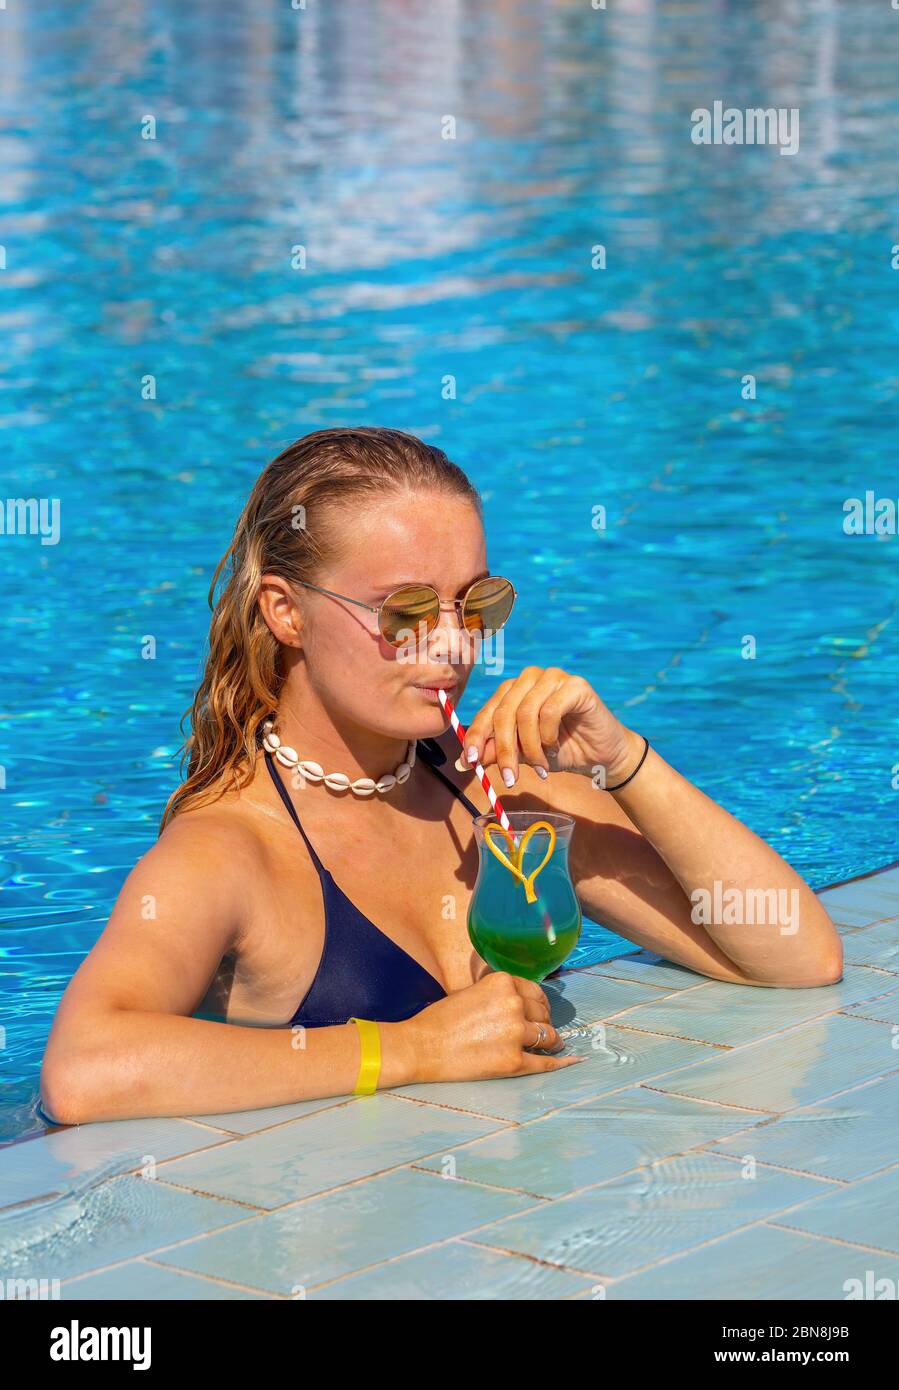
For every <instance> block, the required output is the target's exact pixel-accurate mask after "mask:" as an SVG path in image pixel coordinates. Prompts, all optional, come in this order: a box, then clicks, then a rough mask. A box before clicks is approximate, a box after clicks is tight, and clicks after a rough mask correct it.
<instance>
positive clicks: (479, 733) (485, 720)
mask: <svg viewBox="0 0 899 1390" xmlns="http://www.w3.org/2000/svg"><path fill="white" fill-rule="evenodd" d="M514 684H515V681H514V680H513V679H511V678H510V679H509V680H505V681H503V682H502V684H501V685H498V686H497V688H496V690H495V691H494V693H493V694H492V695H491V696H490V699H489V700H488V701H487V702H486V704H484V705H482V706H481V708H480V709H479V710H478V712H477V714H476V715H475V717H474V719H472V721H471V723H470V724H469V726H468V728H467V730H466V732H465V748H464V750H463V757H464V758H465V762H466V764H467V765H468V766H469V767H474V765H475V763H476V762H481V763H483V761H484V759H483V757H482V756H481V749H482V748H483V747H484V744H485V743H486V741H487V739H488V737H489V736H490V734H491V733H492V731H493V711H494V710H495V709H496V707H497V705H498V704H499V703H500V701H501V700H502V699H503V698H504V697H505V695H506V692H507V691H508V690H510V689H511V688H512V686H513V685H514ZM472 749H474V751H475V754H476V756H475V757H474V758H469V753H470V752H471V750H472Z"/></svg>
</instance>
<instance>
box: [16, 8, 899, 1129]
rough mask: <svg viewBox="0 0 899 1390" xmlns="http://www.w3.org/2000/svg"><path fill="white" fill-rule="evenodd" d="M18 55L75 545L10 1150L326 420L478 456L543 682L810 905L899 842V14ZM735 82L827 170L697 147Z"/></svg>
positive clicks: (246, 26) (115, 43) (498, 19)
mask: <svg viewBox="0 0 899 1390" xmlns="http://www.w3.org/2000/svg"><path fill="white" fill-rule="evenodd" d="M0 30H2V34H0V54H2V56H0V172H2V186H3V188H4V189H5V191H6V208H5V215H4V217H3V219H2V235H0V240H2V243H3V245H4V246H5V248H6V268H5V270H3V271H2V272H0V338H2V342H3V346H4V354H3V355H4V359H5V370H4V373H3V376H2V392H0V412H2V414H0V427H2V431H3V434H2V445H3V448H2V453H0V460H2V461H0V477H2V482H3V486H2V488H0V492H2V496H3V497H4V498H5V497H7V496H11V495H12V496H26V497H27V496H35V497H45V498H59V499H60V504H61V536H60V539H59V543H58V544H56V545H46V546H44V545H41V544H40V542H39V540H38V539H37V538H36V537H34V536H29V535H17V536H8V535H7V536H4V537H0V586H2V593H3V595H4V602H3V604H2V606H0V644H2V652H3V658H4V660H3V683H2V693H0V764H2V767H3V769H4V774H5V789H4V790H3V791H2V793H0V807H2V812H3V818H2V841H0V854H2V862H0V881H2V884H3V893H2V903H0V907H2V913H3V920H4V930H3V938H2V978H0V989H2V997H0V1006H2V1024H3V1027H4V1028H5V1048H4V1049H3V1051H2V1053H0V1056H2V1061H3V1065H4V1070H5V1077H6V1082H7V1089H6V1103H5V1106H4V1110H3V1118H2V1125H0V1137H6V1138H8V1137H12V1136H15V1135H17V1134H21V1133H23V1132H26V1131H28V1130H30V1129H34V1128H38V1127H39V1122H38V1121H37V1120H36V1119H35V1117H34V1113H33V1102H34V1100H35V1097H36V1094H37V1073H38V1068H39V1064H40V1058H41V1055H42V1052H43V1046H44V1042H45V1039H46V1034H47V1031H48V1029H49V1026H50V1023H51V1021H52V1017H53V1013H54V1010H55V1008H56V1005H57V1002H58V1000H59V997H60V994H61V992H62V990H63V988H64V986H65V984H66V982H67V981H68V979H69V978H70V976H71V974H72V972H73V971H74V969H75V968H76V966H77V965H78V963H79V961H81V960H82V959H83V957H84V955H85V953H86V952H87V951H88V950H89V948H90V946H91V945H92V943H93V942H94V941H95V940H96V937H97V935H98V934H99V932H100V931H101V929H102V927H103V924H104V922H105V920H106V918H107V916H108V913H109V911H110V908H111V905H112V903H113V901H114V899H115V896H116V893H117V891H118V889H119V887H120V885H121V883H122V881H123V879H124V877H125V875H126V874H127V872H128V871H129V869H130V868H131V867H132V865H133V864H134V862H135V860H136V859H137V858H138V857H139V856H140V855H141V854H142V853H143V852H144V851H145V850H146V849H147V848H148V847H149V845H150V844H151V843H152V841H153V839H154V836H155V832H156V826H157V822H158V818H159V815H160V812H161V809H162V807H163V805H164V803H165V800H166V798H167V796H168V794H169V792H170V790H171V788H172V786H173V783H174V781H175V780H176V777H177V769H176V764H175V761H174V755H175V751H176V748H177V745H178V741H179V736H178V729H177V724H178V720H179V718H180V716H181V714H182V712H183V711H184V709H185V708H186V706H187V705H188V703H189V701H190V699H191V697H192V694H193V691H194V687H195V684H196V681H197V679H198V671H199V666H200V658H201V649H202V644H203V641H204V637H205V633H206V628H207V621H208V610H207V608H206V593H207V589H208V584H209V579H210V576H211V572H212V569H213V567H214V564H215V562H216V560H217V559H218V557H219V555H220V554H221V552H222V551H223V550H224V548H225V546H226V544H227V542H228V539H229V535H230V530H231V527H232V525H233V522H234V519H235V517H236V515H237V513H238V511H239V509H240V507H241V505H242V502H243V500H244V498H245V496H246V494H247V491H248V489H249V487H250V485H251V483H252V481H253V479H254V478H255V477H256V475H257V474H258V472H259V471H260V470H261V468H262V467H263V465H264V464H265V463H266V462H267V461H268V460H269V459H270V458H271V457H273V455H274V454H275V453H277V452H278V451H279V450H280V449H281V448H282V447H283V446H284V445H285V444H286V443H288V442H289V441H290V440H292V439H294V438H296V437H298V436H299V435H301V434H303V433H305V432H307V431H308V430H311V429H316V428H320V427H323V426H327V425H332V424H333V425H337V424H352V423H371V424H386V425H394V426H398V427H400V428H403V429H406V430H410V431H412V432H413V433H416V434H419V435H421V436H422V437H423V438H425V439H427V440H430V441H433V442H435V443H437V444H439V445H441V446H442V447H443V448H445V449H446V450H447V451H448V452H449V453H450V455H451V456H452V457H453V458H454V459H456V461H457V462H459V463H460V464H461V465H462V466H463V467H465V468H466V469H467V470H468V471H469V472H470V474H471V476H472V477H473V479H474V480H475V482H476V483H477V485H478V486H479V487H480V488H481V489H482V492H483V495H484V498H485V504H486V514H487V523H488V539H489V558H490V562H491V564H492V565H493V566H494V568H495V570H496V571H498V572H500V573H505V574H508V575H510V576H511V577H513V579H514V581H515V583H516V586H517V587H518V589H519V591H520V595H521V597H520V599H519V607H518V610H517V612H516V614H515V618H514V620H513V622H512V623H511V624H510V627H509V629H508V634H507V635H508V641H507V643H506V656H507V660H508V662H509V663H510V666H511V667H512V668H513V669H517V668H519V667H520V666H524V665H526V664H529V663H537V664H539V665H561V666H563V667H565V668H566V669H568V670H571V671H574V672H577V673H579V674H582V675H584V676H586V677H587V678H588V679H589V680H590V681H591V682H592V683H593V684H594V686H595V688H596V689H597V691H598V692H599V693H600V694H601V695H602V696H603V698H604V699H605V700H606V701H607V702H608V703H609V704H610V706H611V707H612V708H613V709H614V710H615V711H616V713H618V714H619V715H620V716H621V717H622V718H623V719H624V720H625V721H626V722H628V723H629V724H631V725H632V726H633V727H635V728H637V729H639V730H641V731H645V732H646V734H647V735H648V736H649V737H650V739H651V740H652V741H653V743H654V744H655V745H656V746H657V747H658V748H659V750H660V751H661V752H662V753H663V755H664V756H665V757H666V758H667V759H668V760H669V761H670V762H671V763H673V764H674V765H675V766H676V767H677V768H679V769H680V770H681V771H682V772H684V773H685V774H686V775H687V776H688V777H690V778H691V779H693V780H694V781H695V782H696V783H698V784H699V785H700V786H701V787H702V788H703V789H704V790H705V791H706V792H708V794H709V795H711V796H712V797H715V798H716V799H719V800H721V801H722V802H723V803H724V804H725V805H726V806H727V807H728V808H729V809H730V810H731V811H733V812H734V813H735V814H736V815H738V816H739V817H741V818H742V819H743V820H744V821H746V822H747V823H748V824H749V825H751V826H752V827H753V828H754V829H755V830H756V831H758V832H759V833H760V834H761V835H763V836H765V837H767V838H768V839H770V840H771V842H772V843H773V844H774V845H775V846H776V847H777V849H778V850H780V851H781V852H782V853H783V854H784V855H785V856H786V857H787V858H788V859H789V860H790V861H791V862H792V863H793V864H794V865H795V866H796V867H797V869H799V870H800V871H801V872H802V873H803V874H805V875H806V876H807V877H808V878H809V880H810V881H811V882H812V883H813V885H814V886H816V887H819V886H822V885H824V884H825V883H830V882H833V881H835V880H838V879H841V878H844V877H846V876H850V875H854V874H859V873H862V872H864V871H866V870H868V869H872V868H875V867H877V866H879V865H881V864H884V863H886V862H889V861H891V860H893V859H895V858H896V856H897V839H899V837H897V833H896V814H895V810H894V808H895V807H896V805H897V798H899V789H897V787H896V786H894V785H893V783H894V782H895V781H897V780H899V779H897V778H896V777H895V774H894V773H893V768H894V766H896V765H897V764H899V725H897V718H896V708H897V702H896V698H895V691H896V686H897V681H899V655H897V640H896V639H897V630H899V618H897V610H899V578H897V574H899V539H897V538H896V536H895V535H892V536H890V535H888V536H884V537H882V538H878V537H876V536H874V535H863V536H857V537H849V536H847V535H846V534H845V533H844V530H843V502H844V500H845V499H846V498H848V497H853V496H857V497H863V496H864V494H865V492H866V491H868V490H872V491H873V492H874V494H875V495H876V496H877V497H879V498H889V497H892V498H893V500H894V501H895V500H896V499H897V497H899V473H897V468H896V455H895V441H896V423H897V389H899V367H897V358H896V342H897V337H899V311H897V303H899V299H897V297H899V271H895V270H893V269H892V267H891V247H892V245H893V243H894V242H897V241H899V218H897V178H896V158H895V146H896V131H897V128H899V127H897V115H899V100H897V93H896V81H895V74H896V70H897V56H899V14H896V13H895V12H893V11H892V10H891V9H890V7H889V5H887V4H886V3H880V2H879V0H878V3H867V0H864V2H863V0H859V2H858V3H853V4H852V5H849V4H843V5H840V6H837V5H836V4H833V3H829V0H821V3H817V4H815V3H807V4H803V5H801V6H800V5H799V4H796V3H792V4H784V3H783V2H782V0H772V3H770V4H764V3H747V0H732V3H724V2H719V3H714V2H713V0H706V2H704V3H693V4H691V5H689V6H683V5H675V4H673V3H672V4H662V3H658V4H653V3H651V0H642V3H641V2H639V0H615V2H614V3H613V0H610V4H609V7H608V9H607V10H606V11H596V10H593V9H591V7H590V6H589V5H587V4H581V5H575V4H554V3H550V0H531V3H520V4H517V5H515V6H511V5H499V4H491V5H439V6H435V5H430V4H424V3H420V4H417V5H416V4H412V5H409V4H402V5H400V4H389V3H375V0H353V2H352V3H336V4H333V5H328V6H325V5H319V4H317V3H315V0H310V3H309V5H308V8H307V9H306V10H292V9H291V8H290V7H289V5H288V4H287V3H283V2H282V3H279V4H274V3H272V4H268V5H266V4H262V3H256V4H252V5H250V4H245V5H237V6H234V5H222V4H220V3H211V0H192V3H191V4H190V5H183V4H179V3H175V0H159V3H156V4H154V5H152V6H150V5H140V4H134V5H129V6H122V5H121V4H119V3H111V0H109V2H108V3H90V0H88V2H87V3H84V4H81V5H78V6H76V7H74V8H73V7H71V6H65V7H64V6H62V5H61V4H58V3H46V4H43V5H42V6H40V7H33V6H23V5H10V6H9V7H8V9H7V10H5V11H0ZM718 99H720V100H723V101H724V102H725V103H728V104H731V105H735V106H738V107H746V106H755V105H766V106H767V105H771V106H784V107H793V106H797V107H799V108H800V112H801V124H800V150H799V153H798V154H797V155H795V156H792V157H791V156H783V155H780V154H779V153H778V151H777V149H774V148H764V147H746V146H727V147H725V146H708V147H703V146H696V145H694V144H693V143H692V141H691V139H690V130H691V125H690V113H691V112H692V110H693V109H694V108H696V107H699V106H706V107H711V106H712V103H713V102H714V101H715V100H718ZM447 115H454V116H455V119H456V139H455V140H445V139H442V138H441V122H442V121H443V118H444V117H445V116H447ZM147 116H153V117H155V121H156V139H155V140H145V139H142V138H141V128H142V126H141V123H142V122H144V123H145V118H146V117H147ZM145 128H146V123H145ZM298 244H302V245H304V246H305V247H306V257H307V263H306V269H305V270H297V269H294V268H293V267H292V265H291V254H292V251H291V248H293V247H294V246H296V245H298ZM597 244H602V245H603V246H605V248H606V269H605V270H595V269H593V268H592V267H591V248H593V247H594V246H596V245H597ZM148 374H152V375H153V376H154V377H155V378H156V383H157V396H156V399H155V400H145V399H142V395H141V383H142V379H143V378H144V377H145V376H146V375H148ZM746 374H752V375H754V376H755V377H756V379H757V398H756V399H755V400H744V399H743V398H742V397H741V380H742V378H743V377H744V376H745V375H746ZM448 376H452V377H454V378H455V382H456V393H455V398H453V399H446V398H445V396H446V393H445V391H444V390H443V386H444V380H445V378H447V377H448ZM597 507H605V509H606V527H605V529H604V530H601V529H596V528H595V527H594V526H593V524H592V522H593V518H594V516H597V515H599V514H598V513H596V512H595V510H594V509H595V508H597ZM149 635H152V636H154V637H155V639H156V642H157V656H156V659H155V660H153V661H148V660H144V659H142V656H141V649H142V643H143V641H144V638H145V637H147V636H149ZM747 636H752V637H754V638H755V642H756V655H755V657H754V659H744V657H743V655H742V654H741V653H742V650H743V649H744V638H746V637H747ZM490 689H491V684H490V678H489V677H487V676H485V675H482V674H480V673H479V674H478V675H477V677H476V678H475V679H473V681H472V683H471V685H470V686H469V689H468V691H467V692H466V697H465V701H464V702H463V708H462V710H461V714H462V717H463V719H467V718H469V717H470V715H471V714H472V712H473V711H474V709H476V708H477V705H478V703H479V702H480V701H481V700H482V699H483V698H486V696H487V694H489V693H490ZM610 947H611V949H620V943H619V942H617V940H616V941H613V942H611V943H610V941H609V938H608V936H607V935H603V933H602V932H601V929H600V928H598V927H594V928H591V929H590V930H589V931H588V933H587V935H586V937H585V943H584V952H582V953H581V955H580V956H579V959H583V958H585V953H592V956H593V958H595V957H596V956H600V955H602V954H603V953H607V952H608V951H609V949H610Z"/></svg>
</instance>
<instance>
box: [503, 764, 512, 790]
mask: <svg viewBox="0 0 899 1390" xmlns="http://www.w3.org/2000/svg"><path fill="white" fill-rule="evenodd" d="M503 781H504V782H505V784H506V786H507V787H511V785H512V783H513V782H514V781H515V773H514V772H513V771H512V769H511V768H510V767H504V768H503Z"/></svg>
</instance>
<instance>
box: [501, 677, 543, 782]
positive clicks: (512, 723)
mask: <svg viewBox="0 0 899 1390" xmlns="http://www.w3.org/2000/svg"><path fill="white" fill-rule="evenodd" d="M542 676H543V671H542V670H541V668H540V667H539V666H528V667H526V668H525V670H524V671H522V673H521V675H520V676H519V677H518V679H517V680H516V681H515V682H514V683H513V685H512V686H511V688H510V689H509V690H507V691H506V693H505V695H504V696H503V698H502V700H500V702H499V704H498V705H497V706H496V708H495V709H494V711H493V738H494V741H495V743H496V765H497V767H498V768H499V770H500V773H501V774H502V779H503V781H504V782H505V784H506V786H507V787H511V786H514V784H515V782H516V780H517V778H518V767H519V753H520V751H521V750H520V749H519V745H518V711H519V708H520V707H521V704H522V702H523V700H524V699H525V697H526V696H527V695H529V694H530V692H531V691H532V690H533V689H534V687H535V686H536V685H537V684H538V683H539V681H540V680H541V678H542Z"/></svg>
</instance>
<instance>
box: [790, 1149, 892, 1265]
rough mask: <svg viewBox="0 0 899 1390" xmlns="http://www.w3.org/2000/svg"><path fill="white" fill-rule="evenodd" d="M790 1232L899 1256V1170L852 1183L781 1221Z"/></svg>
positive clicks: (810, 1203) (890, 1170)
mask: <svg viewBox="0 0 899 1390" xmlns="http://www.w3.org/2000/svg"><path fill="white" fill-rule="evenodd" d="M781 1224H782V1225H784V1226H789V1227H790V1228H791V1229H795V1230H800V1231H808V1232H809V1233H810V1234H811V1235H818V1236H830V1237H832V1238H834V1239H836V1240H845V1241H856V1242H858V1243H859V1244H861V1245H869V1246H871V1247H872V1248H873V1249H875V1250H884V1251H887V1252H888V1253H890V1254H893V1255H897V1256H899V1168H891V1169H889V1170H888V1171H887V1172H884V1173H877V1174H875V1176H874V1177H871V1178H866V1179H865V1180H864V1182H856V1183H853V1184H852V1186H851V1187H848V1188H843V1189H842V1190H841V1191H839V1192H829V1193H828V1194H827V1195H826V1196H825V1197H824V1198H823V1200H818V1201H817V1202H809V1203H808V1205H807V1206H806V1208H805V1209H803V1210H802V1211H796V1212H791V1213H790V1214H789V1215H784V1216H783V1217H782V1218H781Z"/></svg>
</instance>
